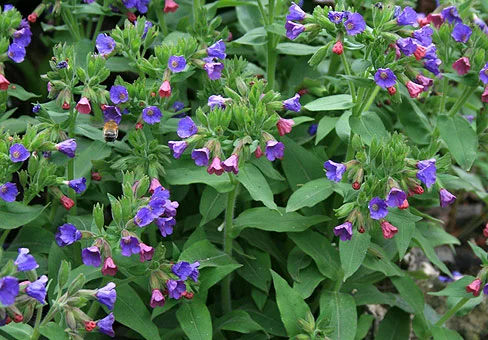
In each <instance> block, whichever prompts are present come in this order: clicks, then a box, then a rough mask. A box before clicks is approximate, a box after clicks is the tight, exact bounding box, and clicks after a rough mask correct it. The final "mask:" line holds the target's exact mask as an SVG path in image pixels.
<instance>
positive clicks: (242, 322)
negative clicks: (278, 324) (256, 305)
mask: <svg viewBox="0 0 488 340" xmlns="http://www.w3.org/2000/svg"><path fill="white" fill-rule="evenodd" d="M215 328H217V329H221V330H225V331H233V332H238V333H253V332H258V331H260V330H262V329H263V327H261V325H259V324H258V323H257V322H256V321H254V320H253V319H251V317H250V316H249V314H248V313H247V312H246V311H243V310H233V311H232V312H230V313H228V314H226V315H224V316H222V317H221V318H219V319H217V320H216V321H215Z"/></svg>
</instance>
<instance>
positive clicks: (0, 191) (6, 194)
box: [0, 182, 19, 202]
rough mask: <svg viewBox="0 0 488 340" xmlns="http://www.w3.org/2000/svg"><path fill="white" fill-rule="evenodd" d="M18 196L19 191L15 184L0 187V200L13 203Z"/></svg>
mask: <svg viewBox="0 0 488 340" xmlns="http://www.w3.org/2000/svg"><path fill="white" fill-rule="evenodd" d="M18 194H19V190H18V189H17V186H16V185H15V183H10V182H8V183H5V184H4V185H0V198H1V199H3V200H4V201H5V202H13V201H15V198H16V197H17V195H18Z"/></svg>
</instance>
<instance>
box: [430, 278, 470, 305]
mask: <svg viewBox="0 0 488 340" xmlns="http://www.w3.org/2000/svg"><path fill="white" fill-rule="evenodd" d="M474 279H475V278H474V277H473V276H470V275H466V276H463V277H462V278H460V279H459V280H457V281H454V282H451V283H449V284H448V285H447V287H446V288H444V289H443V290H441V291H439V292H428V294H430V295H435V296H450V297H451V296H452V297H460V298H468V299H472V298H474V297H475V296H473V294H471V293H468V292H466V286H467V285H469V284H470V283H471V282H473V281H474Z"/></svg>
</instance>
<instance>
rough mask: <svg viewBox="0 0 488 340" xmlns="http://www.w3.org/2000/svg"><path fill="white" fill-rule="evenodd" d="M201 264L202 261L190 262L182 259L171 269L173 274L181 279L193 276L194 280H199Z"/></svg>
mask: <svg viewBox="0 0 488 340" xmlns="http://www.w3.org/2000/svg"><path fill="white" fill-rule="evenodd" d="M199 265H200V262H198V261H196V262H195V263H193V264H190V263H188V262H185V261H181V262H178V263H175V264H174V265H173V267H171V271H172V272H173V274H175V275H176V276H178V277H179V278H180V280H183V281H184V280H186V279H187V278H191V279H192V280H193V281H195V282H197V280H198V275H199V272H198V269H197V268H198V266H199Z"/></svg>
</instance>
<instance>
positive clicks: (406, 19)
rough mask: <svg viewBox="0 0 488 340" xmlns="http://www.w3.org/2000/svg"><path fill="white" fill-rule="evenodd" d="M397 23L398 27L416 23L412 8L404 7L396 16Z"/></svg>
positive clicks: (415, 15) (415, 14)
mask: <svg viewBox="0 0 488 340" xmlns="http://www.w3.org/2000/svg"><path fill="white" fill-rule="evenodd" d="M397 23H398V25H400V26H407V25H413V24H415V23H417V12H415V10H414V9H413V8H412V7H409V6H407V7H405V8H404V9H403V11H402V12H401V13H400V14H399V15H398V18H397Z"/></svg>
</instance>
